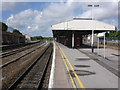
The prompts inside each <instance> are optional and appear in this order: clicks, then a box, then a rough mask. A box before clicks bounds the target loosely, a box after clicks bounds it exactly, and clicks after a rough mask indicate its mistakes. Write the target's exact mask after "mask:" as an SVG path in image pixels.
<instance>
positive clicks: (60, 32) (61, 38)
mask: <svg viewBox="0 0 120 90" xmlns="http://www.w3.org/2000/svg"><path fill="white" fill-rule="evenodd" d="M51 28H52V32H53V37H54V39H55V40H56V41H57V42H60V43H62V44H64V45H66V46H68V47H80V46H81V45H82V44H83V43H82V41H83V40H82V39H83V38H85V37H86V36H87V35H90V34H92V31H94V34H95V33H101V32H106V31H115V30H116V27H115V26H113V25H110V24H107V23H104V22H101V21H97V20H92V19H91V18H74V19H72V20H68V21H64V22H60V23H57V24H54V25H51Z"/></svg>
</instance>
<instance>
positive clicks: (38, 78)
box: [8, 44, 53, 90]
mask: <svg viewBox="0 0 120 90" xmlns="http://www.w3.org/2000/svg"><path fill="white" fill-rule="evenodd" d="M52 48H53V45H52V44H50V45H49V46H48V47H47V48H46V49H45V50H44V51H43V52H42V54H41V55H40V56H39V57H38V58H36V60H34V62H33V63H32V64H31V65H30V66H29V67H28V68H27V69H26V70H25V71H24V72H23V73H22V74H21V75H20V76H19V77H18V78H17V79H16V81H15V82H14V83H13V84H11V86H10V87H9V88H8V90H17V89H28V90H29V89H37V90H38V89H40V88H41V86H42V80H43V78H44V75H45V72H46V69H47V66H48V63H49V60H50V59H51V56H52V50H53V49H52Z"/></svg>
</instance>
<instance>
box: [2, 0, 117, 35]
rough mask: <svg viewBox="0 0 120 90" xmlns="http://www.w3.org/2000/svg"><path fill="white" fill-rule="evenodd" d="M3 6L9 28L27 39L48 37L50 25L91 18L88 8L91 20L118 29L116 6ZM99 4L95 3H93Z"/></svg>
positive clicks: (68, 3) (111, 2) (113, 3)
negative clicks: (26, 36)
mask: <svg viewBox="0 0 120 90" xmlns="http://www.w3.org/2000/svg"><path fill="white" fill-rule="evenodd" d="M73 1H74V0H67V1H66V2H63V0H61V1H60V2H3V3H2V9H0V10H1V11H2V18H0V20H1V21H3V22H5V23H6V24H7V25H8V26H9V27H13V28H16V29H18V30H20V32H22V33H23V34H28V35H30V36H40V35H41V36H45V37H47V36H48V37H49V36H52V30H51V25H52V24H55V23H58V22H62V21H64V20H70V19H73V18H91V8H90V7H88V4H95V5H99V7H94V8H93V17H94V19H97V20H100V21H103V22H106V23H109V24H112V25H116V26H117V25H118V24H117V23H118V2H116V1H115V0H109V2H73ZM97 1H99V0H97Z"/></svg>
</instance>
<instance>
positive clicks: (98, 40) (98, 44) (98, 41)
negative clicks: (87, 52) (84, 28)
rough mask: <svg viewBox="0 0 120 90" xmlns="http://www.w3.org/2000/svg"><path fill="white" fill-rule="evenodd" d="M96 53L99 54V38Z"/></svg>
mask: <svg viewBox="0 0 120 90" xmlns="http://www.w3.org/2000/svg"><path fill="white" fill-rule="evenodd" d="M97 53H98V54H99V37H98V45H97Z"/></svg>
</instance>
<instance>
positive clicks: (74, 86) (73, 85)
mask: <svg viewBox="0 0 120 90" xmlns="http://www.w3.org/2000/svg"><path fill="white" fill-rule="evenodd" d="M60 54H61V56H62V58H63V59H62V60H63V62H64V65H65V67H66V69H67V72H68V75H69V77H70V80H71V83H72V87H73V88H76V85H75V83H74V80H73V78H72V76H71V74H70V71H69V69H68V66H67V64H66V62H65V60H64V57H63V55H62V52H61V51H60ZM75 90H76V89H75Z"/></svg>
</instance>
